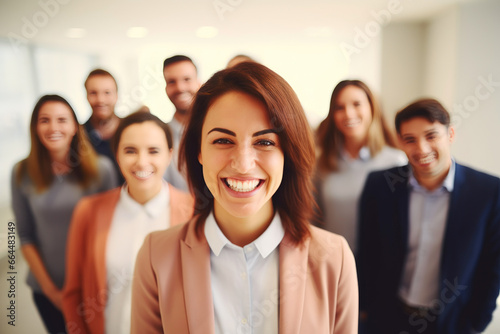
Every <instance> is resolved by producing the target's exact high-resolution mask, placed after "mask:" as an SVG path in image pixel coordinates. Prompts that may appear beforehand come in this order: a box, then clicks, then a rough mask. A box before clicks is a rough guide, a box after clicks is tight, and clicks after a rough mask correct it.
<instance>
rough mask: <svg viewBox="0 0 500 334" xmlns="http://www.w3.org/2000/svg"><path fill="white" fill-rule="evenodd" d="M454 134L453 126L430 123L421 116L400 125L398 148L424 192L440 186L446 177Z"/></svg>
mask: <svg viewBox="0 0 500 334" xmlns="http://www.w3.org/2000/svg"><path fill="white" fill-rule="evenodd" d="M454 134H455V132H454V129H453V127H449V128H448V127H446V126H445V125H443V124H441V123H439V122H437V121H436V122H434V123H431V122H430V121H428V120H427V119H425V118H422V117H416V118H412V119H410V120H408V121H405V122H403V123H401V128H400V133H399V135H398V138H399V141H400V145H401V149H402V150H403V151H404V152H405V153H406V155H407V156H408V161H409V162H410V164H411V166H412V168H413V173H414V175H415V178H416V179H417V180H418V181H419V183H421V184H422V185H423V186H426V185H427V188H428V189H431V188H434V187H433V186H434V185H439V184H441V183H442V181H443V180H444V179H445V177H446V175H448V171H449V169H450V165H451V143H452V142H453V138H454ZM429 181H430V182H429ZM428 185H430V187H429V186H428Z"/></svg>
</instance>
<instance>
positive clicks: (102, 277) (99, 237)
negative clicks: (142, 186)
mask: <svg viewBox="0 0 500 334" xmlns="http://www.w3.org/2000/svg"><path fill="white" fill-rule="evenodd" d="M120 189H121V188H115V189H112V190H110V191H107V192H104V193H100V194H97V195H93V196H89V197H85V198H83V199H82V200H81V201H80V202H78V204H77V206H76V208H75V211H74V213H73V218H72V220H71V225H70V231H69V236H68V246H67V251H66V278H65V285H64V289H63V309H62V311H63V313H64V318H65V320H66V327H67V330H68V333H80V334H83V333H93V334H98V333H104V310H105V307H106V301H107V295H108V291H107V283H106V241H107V238H108V232H109V229H110V227H111V222H112V221H113V214H114V212H115V207H116V205H117V203H118V200H119V199H120ZM169 193H170V225H171V226H173V225H177V224H181V223H185V222H187V221H188V220H189V219H190V218H191V217H192V215H193V210H194V200H193V198H192V197H191V195H189V194H187V193H184V192H181V191H179V190H177V189H176V188H174V187H172V186H171V185H169ZM165 204H167V203H165ZM165 227H166V223H165ZM125 279H126V278H125Z"/></svg>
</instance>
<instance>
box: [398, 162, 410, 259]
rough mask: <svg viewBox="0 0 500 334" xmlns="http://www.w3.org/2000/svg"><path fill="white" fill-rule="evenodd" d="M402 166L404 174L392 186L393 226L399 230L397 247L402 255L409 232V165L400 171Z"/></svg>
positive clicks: (404, 252) (404, 253)
mask: <svg viewBox="0 0 500 334" xmlns="http://www.w3.org/2000/svg"><path fill="white" fill-rule="evenodd" d="M403 168H404V173H403V174H404V176H403V179H402V181H401V182H399V183H397V184H396V185H395V188H394V200H395V202H396V203H395V206H394V207H395V208H396V210H395V213H394V214H395V215H396V216H395V217H394V218H395V219H394V222H395V224H396V226H394V228H395V229H396V231H399V233H400V234H399V238H397V240H399V247H400V249H401V253H402V254H403V261H404V257H405V256H406V248H407V246H408V233H409V202H410V196H409V193H410V192H409V189H408V187H409V186H408V176H409V175H410V169H409V166H406V167H401V169H400V170H401V171H403Z"/></svg>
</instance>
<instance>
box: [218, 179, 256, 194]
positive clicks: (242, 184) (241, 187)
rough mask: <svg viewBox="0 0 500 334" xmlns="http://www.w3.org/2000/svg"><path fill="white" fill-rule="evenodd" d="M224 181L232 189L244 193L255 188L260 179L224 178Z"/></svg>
mask: <svg viewBox="0 0 500 334" xmlns="http://www.w3.org/2000/svg"><path fill="white" fill-rule="evenodd" d="M226 183H227V185H228V186H229V188H231V189H232V190H234V191H238V192H243V193H246V192H249V191H252V190H254V189H255V188H257V186H258V185H259V184H260V181H259V180H248V181H240V180H232V179H226Z"/></svg>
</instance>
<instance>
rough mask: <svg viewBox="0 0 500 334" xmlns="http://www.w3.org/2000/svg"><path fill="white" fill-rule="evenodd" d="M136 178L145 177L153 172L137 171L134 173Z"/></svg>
mask: <svg viewBox="0 0 500 334" xmlns="http://www.w3.org/2000/svg"><path fill="white" fill-rule="evenodd" d="M134 174H135V175H136V176H137V177H138V178H141V179H145V178H147V177H148V176H149V175H151V174H153V172H143V171H138V172H135V173H134Z"/></svg>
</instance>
